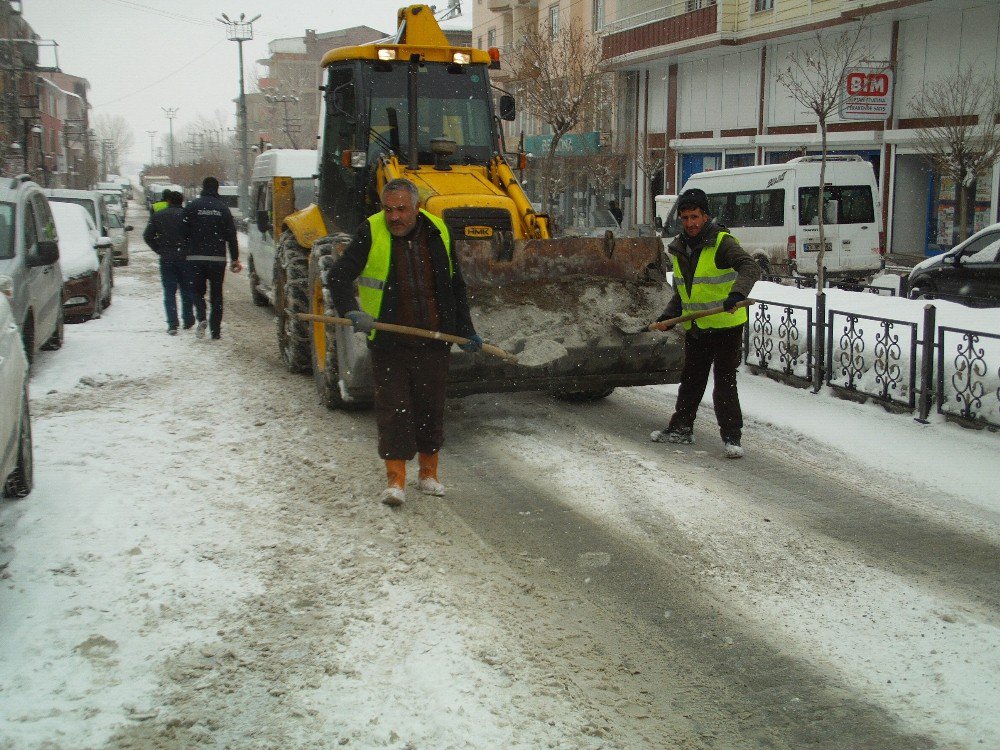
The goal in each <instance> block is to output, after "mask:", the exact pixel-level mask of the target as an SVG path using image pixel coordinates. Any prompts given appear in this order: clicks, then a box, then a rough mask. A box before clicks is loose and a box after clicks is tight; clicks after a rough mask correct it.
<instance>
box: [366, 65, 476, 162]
mask: <svg viewBox="0 0 1000 750" xmlns="http://www.w3.org/2000/svg"><path fill="white" fill-rule="evenodd" d="M407 67H408V63H394V64H389V65H385V66H384V67H378V68H375V69H374V70H372V71H371V72H370V73H369V75H370V79H369V90H370V96H371V119H370V122H369V126H370V128H371V136H370V137H371V145H370V150H371V151H372V152H373V153H378V152H379V151H382V150H384V149H386V148H391V149H392V150H393V151H394V152H396V153H397V154H398V155H399V156H400V158H401V159H405V158H406V157H407V155H408V154H409V138H408V134H407V127H408V122H409V120H408V117H409V106H408V103H407V101H408V100H407ZM489 97H490V91H489V81H488V80H487V77H486V70H485V68H484V66H481V65H445V64H443V63H427V64H421V65H420V66H419V68H418V74H417V141H418V145H417V150H418V159H419V161H420V163H421V164H430V163H432V162H433V161H434V154H433V152H432V151H431V139H432V138H448V139H450V140H452V141H454V142H455V146H456V148H455V153H454V154H453V155H452V156H451V157H450V158H449V161H451V163H453V164H485V163H487V162H488V161H489V160H490V157H491V156H492V154H493V151H494V150H495V149H496V144H494V143H493V139H492V131H493V128H492V123H491V122H490V113H489V105H488V102H489ZM376 136H377V137H376Z"/></svg>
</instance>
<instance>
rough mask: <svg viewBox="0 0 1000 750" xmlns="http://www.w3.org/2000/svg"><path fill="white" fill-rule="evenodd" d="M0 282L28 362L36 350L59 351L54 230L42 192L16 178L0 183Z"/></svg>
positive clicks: (58, 288)
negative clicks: (5, 291) (8, 301)
mask: <svg viewBox="0 0 1000 750" xmlns="http://www.w3.org/2000/svg"><path fill="white" fill-rule="evenodd" d="M4 277H6V279H4ZM0 281H3V283H4V286H5V287H7V288H8V290H9V295H8V296H9V298H10V306H11V308H12V309H13V310H14V321H15V322H16V323H17V326H18V328H19V329H20V331H21V338H22V340H23V341H24V351H25V354H27V356H28V361H29V362H31V361H32V360H33V359H34V356H35V352H36V351H38V350H39V349H43V348H45V349H58V348H59V347H60V346H62V338H63V305H62V291H63V290H62V286H63V284H62V270H61V269H60V267H59V238H58V237H57V235H56V225H55V222H54V221H53V219H52V212H51V211H50V210H49V202H48V200H46V198H45V195H44V194H43V193H42V189H41V188H40V187H39V186H38V185H36V184H35V183H34V182H30V181H27V180H22V179H21V178H0Z"/></svg>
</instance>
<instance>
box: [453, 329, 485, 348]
mask: <svg viewBox="0 0 1000 750" xmlns="http://www.w3.org/2000/svg"><path fill="white" fill-rule="evenodd" d="M458 348H459V349H461V350H462V351H463V352H478V351H480V350H481V349H482V348H483V337H482V336H480V335H479V334H478V333H474V334H472V335H471V336H469V342H468V343H467V344H459V345H458Z"/></svg>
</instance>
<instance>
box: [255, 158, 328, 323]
mask: <svg viewBox="0 0 1000 750" xmlns="http://www.w3.org/2000/svg"><path fill="white" fill-rule="evenodd" d="M317 169H318V161H317V152H316V151H315V150H312V149H291V148H275V149H271V150H270V151H265V152H264V153H262V154H261V155H260V156H258V157H257V159H256V160H255V161H254V165H253V172H252V173H251V177H250V207H251V211H250V215H249V216H248V217H247V219H248V221H247V245H248V246H249V249H250V255H249V258H248V259H247V267H248V269H247V270H248V271H249V275H250V294H251V296H252V297H253V301H254V304H257V305H268V304H272V303H273V302H274V256H275V252H276V249H277V246H278V238H279V237H281V232H282V231H283V228H282V225H283V223H284V221H285V217H286V216H288V214H290V213H294V212H295V211H299V210H301V209H303V208H305V207H306V206H308V205H309V204H310V203H313V202H314V201H315V200H316V181H315V179H314V175H315V174H316V171H317Z"/></svg>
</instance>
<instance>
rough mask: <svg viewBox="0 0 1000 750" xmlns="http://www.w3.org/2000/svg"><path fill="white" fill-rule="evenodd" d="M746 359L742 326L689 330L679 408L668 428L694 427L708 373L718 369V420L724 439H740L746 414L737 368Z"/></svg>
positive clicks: (714, 399)
mask: <svg viewBox="0 0 1000 750" xmlns="http://www.w3.org/2000/svg"><path fill="white" fill-rule="evenodd" d="M742 360H743V326H736V327H735V328H715V329H705V330H699V331H697V335H693V334H692V333H691V332H690V331H688V332H687V333H686V334H685V335H684V370H683V371H682V372H681V386H680V389H679V390H678V391H677V408H676V411H674V415H673V416H672V417H671V418H670V424H669V426H668V428H667V429H672V428H677V427H682V428H683V427H687V428H691V427H693V426H694V418H695V416H696V415H697V414H698V405H699V404H700V403H701V399H702V397H703V396H704V395H705V388H706V387H707V386H708V373H709V370H711V369H712V368H713V367H714V368H715V390H713V391H712V402H713V403H714V404H715V418H716V419H717V420H718V421H719V432H720V433H721V434H722V439H723V440H725V439H726V438H734V439H736V440H739V439H740V436H741V431H742V430H743V411H742V410H741V409H740V395H739V393H738V392H737V390H736V368H738V367H739V366H740V362H741V361H742Z"/></svg>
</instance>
